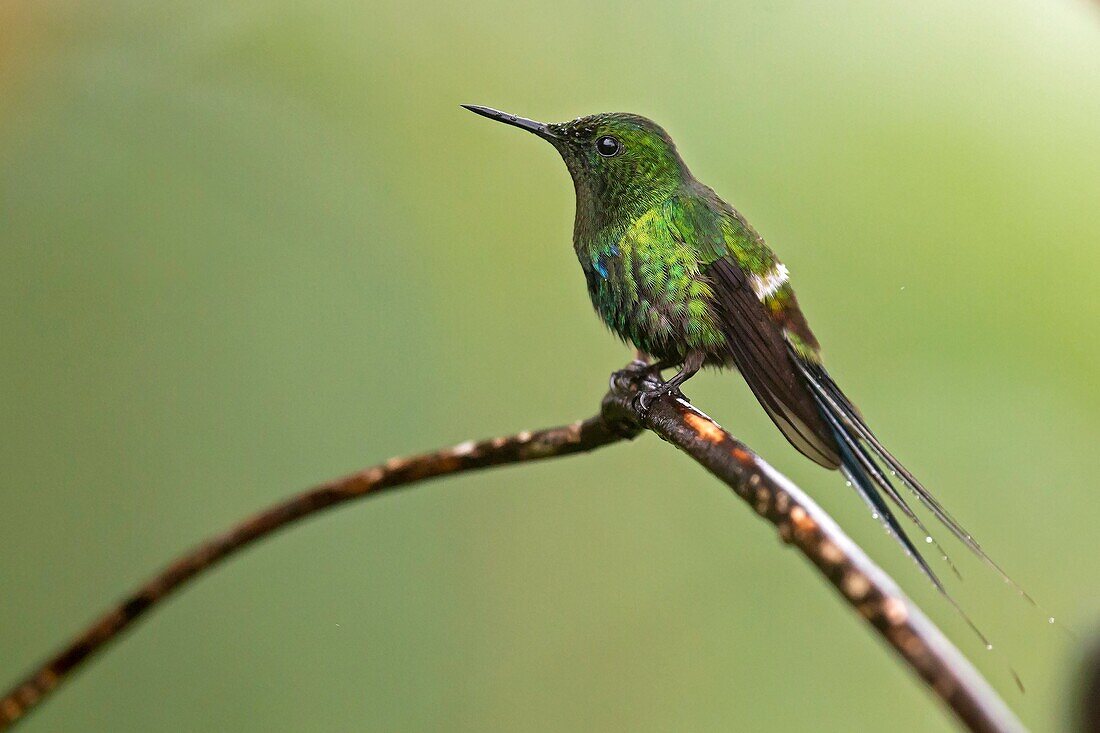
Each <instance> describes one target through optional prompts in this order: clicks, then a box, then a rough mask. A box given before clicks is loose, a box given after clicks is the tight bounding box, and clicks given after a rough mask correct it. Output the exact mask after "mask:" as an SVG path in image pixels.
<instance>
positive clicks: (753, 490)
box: [602, 363, 1025, 733]
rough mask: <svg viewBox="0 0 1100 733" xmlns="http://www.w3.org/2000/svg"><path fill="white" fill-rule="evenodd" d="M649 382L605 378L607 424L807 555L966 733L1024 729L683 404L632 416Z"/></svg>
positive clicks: (792, 495)
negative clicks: (711, 485)
mask: <svg viewBox="0 0 1100 733" xmlns="http://www.w3.org/2000/svg"><path fill="white" fill-rule="evenodd" d="M636 364H637V365H638V366H642V364H640V363H636ZM647 384H648V386H649V387H654V386H656V383H655V382H648V383H647V382H646V381H645V380H644V379H643V380H640V379H639V378H638V376H637V374H636V373H632V372H631V371H626V372H619V373H618V374H616V375H615V376H613V377H612V384H611V391H610V392H609V393H608V395H607V396H606V397H605V398H604V402H603V409H602V414H603V415H604V417H605V418H607V419H608V421H609V423H612V424H616V425H620V426H627V427H644V428H645V429H647V430H651V431H653V432H654V433H656V434H657V435H658V436H660V437H661V438H662V439H664V440H666V441H668V442H669V443H672V444H673V445H675V446H676V447H677V448H679V449H680V450H682V451H684V452H685V453H687V454H688V455H689V456H691V457H692V458H694V459H695V460H696V461H697V462H698V463H699V464H701V465H702V466H703V467H704V468H706V469H707V470H708V471H709V472H710V473H711V474H713V475H714V476H715V477H716V478H718V479H719V480H721V481H722V482H723V483H725V484H726V485H727V486H729V487H730V488H731V489H733V490H734V492H735V493H736V494H737V495H738V496H740V497H741V498H742V499H744V500H745V501H746V502H747V503H748V504H749V506H751V507H752V508H753V510H755V511H756V512H757V513H758V514H759V515H760V516H762V517H763V518H764V519H766V520H768V521H769V522H771V523H772V524H773V525H775V528H776V529H777V530H778V532H779V537H780V539H782V540H783V541H784V542H787V543H789V544H792V545H794V546H795V547H797V548H798V549H799V550H801V551H802V554H804V555H805V556H806V557H807V558H809V560H810V562H812V563H813V564H814V566H815V567H817V569H818V570H819V571H820V572H821V574H822V575H824V576H825V578H826V579H827V580H828V581H829V582H830V583H831V584H832V585H833V586H834V587H835V588H836V589H837V591H839V593H840V595H841V597H842V598H843V599H844V600H845V601H846V602H847V603H849V604H850V605H851V606H852V607H853V608H854V609H855V610H856V612H857V613H859V615H860V616H862V617H863V619H864V620H866V621H867V623H868V624H870V625H871V627H872V628H873V629H874V630H875V631H877V632H878V634H879V635H880V636H881V637H882V638H883V639H885V641H886V643H887V644H889V645H890V646H891V647H893V648H894V650H895V651H896V652H897V653H898V654H899V655H900V656H901V658H902V660H903V661H905V662H906V664H908V665H909V667H910V668H911V669H912V670H913V671H914V672H916V674H917V675H918V676H919V677H920V678H921V679H922V680H923V681H924V682H925V684H927V685H928V686H929V687H930V688H931V689H932V691H933V692H934V693H935V694H936V696H938V697H939V698H940V700H942V701H943V703H944V704H945V705H946V706H947V708H948V709H949V710H950V711H951V712H952V713H954V714H955V716H956V717H957V718H958V719H959V721H960V722H961V723H962V724H963V725H964V726H966V728H967V729H968V730H971V731H974V732H975V733H1006V732H1008V731H1013V732H1016V731H1025V728H1024V726H1023V724H1022V723H1020V721H1019V720H1018V719H1017V718H1016V716H1015V715H1013V713H1012V711H1011V710H1009V709H1008V706H1006V705H1005V704H1004V702H1003V701H1002V700H1001V699H1000V697H999V696H998V695H997V693H996V692H995V691H994V690H993V688H992V687H991V686H990V685H989V683H988V682H986V680H985V679H984V678H983V677H982V676H981V674H979V673H978V671H977V670H976V669H974V667H973V666H972V665H971V664H970V662H968V661H967V659H966V657H964V656H963V655H962V653H961V652H959V650H958V649H956V648H955V646H954V645H953V644H952V643H951V642H950V641H948V639H947V637H946V636H944V635H943V632H942V631H940V630H939V628H937V627H936V625H935V624H933V623H932V622H931V621H930V620H929V619H928V617H926V616H925V615H924V613H923V612H921V610H920V608H918V607H917V605H916V604H915V603H913V602H912V601H911V600H909V598H908V597H906V595H905V594H904V593H902V592H901V589H900V588H899V587H898V586H897V584H896V583H895V582H894V581H893V579H891V578H890V576H889V575H887V574H886V572H885V571H884V570H882V569H881V568H879V567H878V566H877V565H875V564H874V562H872V561H871V559H870V558H869V557H868V556H867V554H866V553H865V552H863V550H861V549H860V548H859V546H858V545H857V544H856V543H855V542H854V541H852V540H851V539H850V538H849V537H848V536H847V535H846V534H844V532H843V530H841V529H840V527H839V526H838V525H837V524H836V522H834V521H833V519H832V518H831V517H830V516H829V515H828V514H826V513H825V510H824V509H822V508H821V507H819V506H818V505H817V504H816V503H815V502H814V501H813V499H811V498H810V497H809V496H807V495H806V494H805V492H803V491H802V489H800V488H798V487H797V486H795V485H794V483H793V482H791V480H790V479H788V478H787V477H785V476H783V475H782V474H780V473H779V472H778V471H776V470H775V469H774V468H772V467H771V466H769V465H768V464H767V463H766V462H765V461H764V460H763V459H762V458H760V457H759V456H757V455H756V454H755V453H753V452H752V451H751V450H750V449H749V448H748V447H747V446H746V445H745V444H744V443H741V442H740V441H738V440H736V439H735V438H734V437H733V436H732V435H730V434H729V433H728V432H726V430H725V429H724V428H723V427H722V426H721V425H719V424H718V423H716V422H715V421H714V420H713V419H711V418H710V417H708V416H707V415H705V414H703V413H702V412H700V411H699V410H697V409H696V408H694V407H693V406H692V405H691V404H690V403H688V402H687V401H686V400H684V399H673V398H666V399H662V400H660V401H658V402H656V403H654V404H653V405H652V407H651V408H650V409H649V411H648V412H646V413H645V414H640V413H639V412H638V410H637V407H636V405H635V400H634V395H635V394H636V392H637V391H638V389H639V388H641V387H643V386H647Z"/></svg>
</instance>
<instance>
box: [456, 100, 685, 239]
mask: <svg viewBox="0 0 1100 733" xmlns="http://www.w3.org/2000/svg"><path fill="white" fill-rule="evenodd" d="M463 107H465V108H466V109H468V110H470V111H471V112H474V113H476V114H479V115H481V116H483V117H488V118H489V119H491V120H496V121H498V122H503V123H505V124H508V125H512V126H513V127H519V128H521V129H524V130H527V131H528V132H532V133H534V134H536V135H538V136H539V137H541V138H543V139H544V140H546V141H548V142H549V143H550V144H551V145H553V146H554V147H555V148H557V150H558V152H559V153H561V157H562V158H563V159H564V160H565V165H566V166H567V167H568V168H569V173H570V175H571V176H572V177H573V184H574V186H575V187H576V189H577V213H578V216H583V215H586V214H588V215H592V216H594V217H596V218H598V219H604V220H606V219H609V218H617V217H618V216H621V215H636V214H638V213H641V212H642V211H645V210H647V209H649V208H651V207H652V206H654V205H656V204H659V203H660V202H662V201H664V200H665V198H667V197H668V195H669V194H670V193H671V192H673V191H675V190H676V189H677V188H679V187H680V186H681V185H683V183H684V182H685V181H687V180H689V179H690V178H691V173H690V172H689V171H688V169H687V166H686V165H684V161H683V160H681V159H680V154H679V153H677V152H676V145H675V144H673V142H672V139H671V138H670V137H669V136H668V133H666V132H665V131H664V130H663V129H661V127H660V126H659V125H657V123H655V122H653V121H652V120H648V119H646V118H645V117H640V116H638V115H633V114H626V113H620V112H612V113H606V114H597V115H589V116H588V117H578V118H577V119H575V120H572V121H571V122H561V123H549V124H547V123H544V122H535V121H534V120H529V119H526V118H524V117H516V116H515V115H511V114H508V113H506V112H500V111H498V110H495V109H490V108H488V107H478V106H475V105H463Z"/></svg>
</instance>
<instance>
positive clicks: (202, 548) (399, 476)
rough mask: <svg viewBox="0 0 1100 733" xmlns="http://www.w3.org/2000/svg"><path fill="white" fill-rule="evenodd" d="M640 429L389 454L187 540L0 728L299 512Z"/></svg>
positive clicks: (14, 706)
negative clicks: (201, 538)
mask: <svg viewBox="0 0 1100 733" xmlns="http://www.w3.org/2000/svg"><path fill="white" fill-rule="evenodd" d="M638 432H640V428H635V429H630V428H625V427H624V428H621V429H619V430H612V429H610V428H609V427H608V425H607V423H606V422H604V420H603V418H602V417H600V416H596V417H592V418H589V419H588V420H583V421H580V422H575V423H573V424H572V425H565V426H562V427H556V428H549V429H547V430H537V431H534V432H531V431H524V432H522V433H517V434H515V435H509V436H507V437H501V438H493V439H491V440H483V441H481V442H479V443H475V442H473V441H469V442H466V443H461V444H459V445H456V446H454V447H453V448H446V449H444V450H441V451H437V452H435V453H423V454H421V455H417V456H410V457H407V458H391V459H390V460H388V461H386V462H385V463H383V464H381V465H379V466H374V467H372V468H367V469H365V470H363V471H359V472H358V473H353V474H351V475H349V476H344V477H343V478H338V479H335V480H333V481H329V482H328V483H325V484H321V485H320V486H315V487H314V488H312V489H307V490H306V491H304V492H302V493H300V494H296V495H294V496H292V497H290V498H288V499H285V500H284V501H282V502H280V503H278V504H275V505H274V506H271V507H268V508H267V509H264V510H263V511H261V512H260V513H259V514H255V515H253V516H252V517H249V518H248V519H245V520H244V521H243V522H241V523H239V524H237V525H234V526H233V527H232V528H230V529H229V530H228V531H226V532H223V533H222V534H220V535H217V536H215V537H213V538H211V539H209V540H207V541H206V542H204V543H203V544H201V545H199V546H197V547H195V548H192V549H191V550H190V551H188V552H187V553H185V554H184V555H183V556H181V557H180V558H178V559H177V560H176V561H175V562H173V563H172V564H171V565H169V566H168V567H166V568H164V569H163V570H161V571H160V572H159V573H158V574H157V575H155V576H153V577H152V578H151V579H150V580H149V581H147V582H146V583H145V584H144V585H142V586H141V587H140V588H138V589H137V590H135V591H134V592H133V593H131V594H130V595H129V596H128V597H126V598H125V599H124V600H122V602H120V603H119V604H118V605H117V606H115V607H114V608H112V609H111V610H110V611H108V612H107V613H105V614H103V615H102V616H101V617H99V618H98V619H97V620H96V621H95V622H93V623H92V624H91V626H89V627H88V628H87V629H85V630H84V631H83V632H82V633H81V634H80V635H79V636H77V637H76V638H74V639H73V640H72V641H71V642H69V644H68V646H66V647H65V648H64V649H62V650H61V651H60V652H58V653H57V654H56V655H54V656H53V657H52V658H51V659H50V660H49V661H47V662H45V663H44V664H43V665H42V666H40V667H39V668H38V669H37V670H35V671H34V672H33V673H31V674H30V675H29V676H27V677H26V678H25V679H24V680H23V681H22V682H21V683H19V684H18V685H16V686H15V687H13V688H12V689H11V690H9V691H8V692H7V694H6V695H5V696H4V697H3V698H2V699H0V731H2V730H7V729H8V728H9V727H10V726H12V725H13V724H14V723H15V722H16V721H18V720H20V719H21V718H23V716H25V715H26V714H27V713H28V712H29V711H30V710H31V709H32V708H34V707H36V706H37V705H40V704H41V703H42V701H43V699H44V698H45V697H46V696H47V695H49V694H50V693H51V692H53V691H54V690H56V689H57V687H58V686H59V685H60V684H61V683H62V682H64V681H65V680H66V679H67V677H68V676H69V675H70V674H71V673H72V672H73V671H74V670H75V669H76V668H77V667H79V666H80V665H82V664H83V663H84V662H86V661H87V660H88V659H89V658H90V657H91V656H92V655H93V654H95V653H96V652H98V651H99V650H100V649H102V648H103V647H104V646H105V645H106V644H107V643H109V642H110V641H112V640H114V639H115V637H117V636H118V635H119V633H120V632H122V631H123V630H124V629H126V628H127V627H128V626H130V624H132V623H134V621H136V620H137V619H139V618H140V617H141V616H143V615H144V614H145V613H147V612H148V611H149V610H150V609H152V608H153V607H154V606H155V605H156V604H158V603H160V602H161V601H163V600H164V599H165V598H167V597H168V596H169V595H171V593H172V592H173V591H175V590H176V589H178V588H179V587H180V586H182V585H184V584H185V583H187V582H188V581H190V580H192V579H194V578H195V577H196V576H197V575H199V574H200V573H202V572H203V571H205V570H208V569H209V568H211V567H212V566H214V565H215V564H217V563H218V562H219V561H221V560H223V559H225V558H226V557H228V556H229V555H232V554H234V553H236V552H239V551H240V550H243V549H244V548H245V547H248V546H249V545H251V544H252V543H254V542H256V541H257V540H261V539H263V538H265V537H267V536H268V535H271V534H273V533H274V532H276V531H278V530H280V529H282V528H283V527H286V526H287V525H289V524H291V523H293V522H296V521H298V520H299V519H303V518H305V517H308V516H311V515H313V514H316V513H317V512H320V511H322V510H324V509H329V508H331V507H334V506H337V505H339V504H343V503H345V502H348V501H352V500H354V499H359V498H361V497H364V496H374V495H376V494H380V493H382V492H384V491H387V490H389V489H396V488H398V487H401V486H407V485H409V484H414V483H417V482H418V481H424V480H426V479H431V478H438V477H440V476H449V475H452V474H457V473H464V472H466V471H474V470H477V469H481V468H490V467H492V466H504V465H508V464H511V463H522V462H524V461H534V460H541V459H544V458H553V457H556V456H566V455H570V454H572V453H581V452H584V451H590V450H594V449H596V448H600V447H602V446H605V445H609V444H611V443H615V442H618V441H619V440H622V439H624V438H626V439H629V438H633V437H635V436H636V435H637V434H638Z"/></svg>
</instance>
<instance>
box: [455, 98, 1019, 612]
mask: <svg viewBox="0 0 1100 733" xmlns="http://www.w3.org/2000/svg"><path fill="white" fill-rule="evenodd" d="M462 106H463V107H464V108H465V109H468V110H470V111H471V112H474V113H476V114H479V115H481V116H482V117H487V118H489V119H491V120H496V121H497V122H503V123H504V124H506V125H511V126H513V127H518V128H520V129H521V130H526V131H528V132H530V133H533V134H535V135H537V136H538V137H540V138H542V139H543V140H546V141H547V142H549V143H550V144H551V145H553V146H554V148H555V149H556V150H557V151H558V153H560V154H561V157H562V159H563V160H564V161H565V165H566V168H568V170H569V174H570V176H571V177H572V179H573V186H574V189H575V191H576V216H575V219H574V228H573V249H574V251H575V252H576V254H577V259H578V260H579V261H580V265H581V270H582V271H583V272H584V277H585V282H586V284H587V286H588V295H589V297H590V298H591V300H592V305H593V306H594V307H595V309H596V313H597V314H598V315H599V317H600V319H601V320H602V321H603V322H604V324H605V325H606V326H607V327H608V328H609V329H610V330H611V331H612V332H614V333H615V334H616V335H618V336H619V338H621V339H622V340H624V341H626V342H629V343H631V344H633V345H634V346H635V347H636V348H637V349H638V350H639V351H641V352H644V353H645V354H646V355H648V356H649V357H650V358H651V359H653V363H652V364H650V365H649V366H648V367H647V370H649V371H650V373H652V374H655V375H659V374H660V372H661V371H662V370H665V369H670V368H673V367H676V368H677V369H678V370H677V372H676V374H675V376H673V377H672V378H671V379H668V380H667V381H664V382H662V383H661V384H660V386H659V387H657V388H656V389H653V390H650V391H647V392H643V393H641V394H640V395H639V397H638V399H639V402H640V407H641V408H642V409H643V410H644V409H646V408H647V406H648V405H649V404H651V403H652V400H654V399H656V398H658V397H660V396H662V395H666V394H679V388H680V387H681V385H683V384H684V382H686V381H687V380H688V379H690V378H691V377H692V376H694V375H695V374H696V373H697V372H698V371H699V370H700V369H701V368H703V367H714V368H718V369H736V370H738V371H739V372H740V373H741V375H742V377H744V379H745V381H746V382H748V385H749V387H750V388H751V390H752V392H753V394H754V395H755V396H756V398H757V400H759V402H760V405H761V406H762V407H763V408H764V411H765V412H767V414H768V416H769V417H770V418H771V419H772V421H773V422H774V423H775V425H776V427H778V428H779V430H780V431H781V432H782V433H783V435H784V436H786V438H787V440H788V441H790V443H791V445H793V446H794V447H795V448H796V449H797V450H798V451H799V452H801V453H802V454H803V455H804V456H806V457H807V458H809V459H810V460H811V461H814V462H815V463H817V464H818V465H820V466H823V467H824V468H827V469H832V470H837V469H839V470H840V472H841V473H842V474H843V475H844V477H845V478H846V479H847V482H848V483H849V484H850V485H851V486H852V487H853V488H854V489H855V491H856V492H857V493H858V494H859V495H860V496H861V497H862V499H863V500H864V501H865V502H866V503H867V504H868V505H869V506H870V508H871V511H872V513H873V515H874V516H876V517H878V518H879V520H880V521H881V522H882V523H883V524H884V525H885V528H886V530H887V532H888V533H889V534H890V535H892V536H893V537H894V538H895V539H896V540H897V541H898V542H899V543H900V544H901V546H902V547H903V548H904V549H905V551H906V553H907V554H908V555H909V556H910V557H912V558H913V560H914V561H915V562H916V564H917V565H918V566H919V567H920V570H921V571H923V573H924V574H925V575H926V576H927V577H928V579H929V580H930V581H931V582H932V584H933V585H934V586H935V587H936V588H937V589H938V590H939V591H940V592H941V593H943V594H944V595H945V596H947V597H948V599H949V600H950V596H949V595H947V592H946V590H945V589H944V585H943V583H942V582H941V581H940V579H939V577H938V576H937V575H936V573H935V572H934V571H933V570H932V568H931V567H930V566H929V564H928V562H927V561H926V560H925V559H924V557H923V555H922V554H921V553H920V551H919V550H918V549H917V547H916V545H914V543H913V542H912V540H911V539H910V538H909V536H908V535H907V534H906V532H905V531H904V529H903V528H902V526H901V525H900V523H899V522H898V520H897V518H896V517H895V515H894V513H893V511H892V510H891V506H890V504H889V503H887V501H889V502H891V503H892V504H893V506H895V507H896V508H897V509H898V511H900V512H901V513H902V514H903V515H905V516H906V517H907V518H908V519H909V520H910V521H912V522H914V523H915V524H916V525H917V527H918V528H919V529H920V530H921V531H922V532H923V533H924V535H925V540H926V542H929V543H931V542H933V540H932V537H931V535H930V534H929V532H928V530H927V528H926V527H925V525H924V524H923V523H922V521H921V520H920V518H919V517H918V515H917V514H916V513H915V512H914V511H913V509H912V508H911V506H910V504H909V503H908V502H907V501H906V499H905V498H904V496H903V495H902V493H901V492H900V491H898V488H897V487H896V486H895V485H894V482H893V481H891V478H890V477H891V476H893V477H895V478H896V480H897V481H898V482H899V483H900V484H901V485H903V486H904V487H906V488H907V489H908V490H909V491H910V492H911V493H912V495H914V496H916V497H917V499H918V500H919V501H920V503H921V504H923V505H924V506H925V507H926V508H927V510H928V511H930V512H931V513H932V515H933V516H935V517H936V518H937V519H938V520H939V521H940V522H942V523H943V524H944V525H945V526H946V527H947V529H948V530H949V531H950V532H951V533H952V534H953V535H955V537H957V538H958V539H959V540H960V541H961V542H962V543H963V544H964V545H966V546H967V547H969V548H970V550H971V551H973V552H974V553H975V554H976V555H977V556H978V557H980V558H981V559H982V560H983V561H984V562H985V563H987V564H988V565H990V566H991V567H992V568H993V569H994V570H995V571H996V572H997V573H998V574H999V575H1000V576H1001V577H1002V578H1004V580H1005V581H1006V582H1009V583H1011V584H1012V585H1013V586H1015V587H1016V589H1017V591H1019V592H1020V593H1021V594H1022V595H1023V596H1024V597H1025V598H1028V600H1030V597H1029V596H1027V594H1026V593H1024V591H1023V590H1022V589H1021V588H1020V587H1019V586H1018V585H1017V584H1016V583H1015V582H1014V581H1012V580H1011V579H1010V578H1009V577H1008V575H1007V574H1005V572H1004V571H1003V570H1001V568H1000V567H999V566H998V565H997V564H996V563H995V562H994V561H993V560H992V559H991V558H990V557H989V556H988V555H987V554H986V553H985V551H984V550H982V548H981V546H980V545H979V544H978V542H977V541H976V540H975V539H974V538H973V536H972V535H971V534H970V533H969V532H967V531H966V530H965V529H964V528H963V527H962V525H961V524H959V522H958V521H956V520H955V519H954V517H952V515H951V514H950V513H949V512H948V511H947V510H946V509H945V508H944V506H943V505H942V504H941V503H940V502H939V501H938V500H937V499H936V498H935V497H934V496H933V495H932V494H931V493H930V492H929V491H928V490H927V489H926V488H925V487H924V486H923V485H922V484H921V482H920V481H918V480H917V478H916V477H915V476H914V475H913V474H912V473H911V472H910V471H909V470H907V469H906V468H905V467H904V466H903V465H902V464H901V462H900V461H899V460H898V459H897V458H895V457H894V455H893V454H892V453H890V451H888V450H887V449H886V447H885V446H884V445H883V444H882V442H881V441H880V440H879V439H878V438H877V437H875V434H874V433H873V432H871V429H870V428H869V427H868V425H867V422H866V421H865V420H864V418H863V415H862V414H861V412H860V411H859V409H858V408H857V407H856V406H855V405H854V404H853V403H852V401H851V400H849V399H848V397H847V396H846V395H845V394H844V392H843V391H841V389H840V387H839V386H837V383H836V382H835V381H834V380H833V378H832V377H831V376H830V374H829V372H828V371H826V369H825V366H824V363H823V361H822V357H821V347H820V344H819V343H818V340H817V338H816V337H815V336H814V333H813V331H811V330H810V326H809V324H808V323H807V321H806V317H805V316H804V315H803V313H802V310H801V308H800V307H799V305H798V299H797V298H796V297H795V292H794V289H793V288H792V286H791V282H790V272H789V270H788V269H787V266H786V265H784V264H783V263H782V262H781V261H780V260H779V258H778V257H777V256H776V255H775V253H774V252H772V250H771V249H770V248H769V247H768V245H767V244H766V243H765V242H764V239H763V237H761V236H760V235H759V234H758V233H757V232H756V230H755V229H753V228H752V226H750V225H749V223H748V221H746V219H745V217H744V216H742V215H741V214H740V213H739V212H738V211H737V209H735V208H734V207H732V206H730V205H729V204H728V203H726V202H725V201H723V200H722V199H721V198H719V197H718V194H716V193H715V192H714V191H713V190H712V189H711V188H709V187H708V186H706V185H705V184H703V183H701V182H700V181H699V180H697V179H696V178H695V176H693V175H692V174H691V171H690V170H689V169H688V167H687V165H686V164H685V163H684V161H683V159H682V158H681V157H680V154H679V153H678V152H677V150H676V145H675V144H674V143H673V141H672V138H671V137H669V135H668V133H666V132H665V131H664V129H662V128H661V127H660V126H659V125H657V124H656V123H655V122H653V121H652V120H649V119H647V118H645V117H641V116H639V115H635V114H626V113H607V114H595V115H590V116H587V117H578V118H577V119H574V120H572V121H570V122H563V123H549V124H548V123H543V122H536V121H534V120H530V119H527V118H524V117H517V116H516V115H512V114H508V113H506V112H501V111H499V110H495V109H491V108H489V107H482V106H477V105H462ZM888 473H889V474H890V475H889V476H888V475H887V474H888ZM936 546H937V548H939V544H938V543H936ZM940 549H941V554H943V556H944V558H945V559H947V556H946V554H945V553H943V552H942V548H940ZM949 562H950V561H949ZM951 567H952V569H954V566H953V565H952V566H951ZM956 573H957V571H956ZM951 602H952V605H955V606H956V608H958V606H957V604H955V603H954V601H951ZM960 611H961V609H960Z"/></svg>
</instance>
